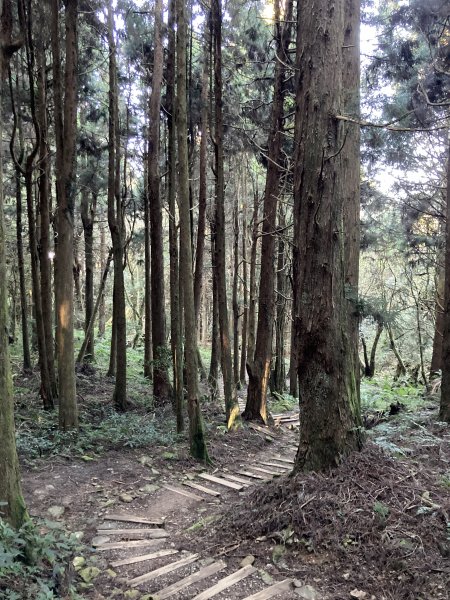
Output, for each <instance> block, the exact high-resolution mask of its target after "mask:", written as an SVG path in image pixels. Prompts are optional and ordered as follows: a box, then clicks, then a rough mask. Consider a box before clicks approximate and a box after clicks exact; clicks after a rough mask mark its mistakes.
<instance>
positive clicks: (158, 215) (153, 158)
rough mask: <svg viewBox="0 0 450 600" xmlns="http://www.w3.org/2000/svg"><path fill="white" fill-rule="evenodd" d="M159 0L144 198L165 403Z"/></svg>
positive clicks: (156, 394) (158, 378)
mask: <svg viewBox="0 0 450 600" xmlns="http://www.w3.org/2000/svg"><path fill="white" fill-rule="evenodd" d="M162 4H163V3H162V0H156V2H155V33H154V57H153V77H152V93H151V96H150V102H149V128H148V132H149V140H148V199H149V205H150V211H149V212H150V242H151V286H152V289H151V297H152V343H153V399H154V402H155V403H156V404H166V403H167V402H169V401H171V399H172V393H173V392H172V386H171V385H170V382H169V372H168V367H169V360H168V358H169V357H168V350H167V345H166V314H165V302H164V245H163V227H162V210H163V208H162V202H161V194H160V186H159V154H160V153H159V123H160V106H161V85H162V78H163V63H164V56H163V44H162V33H161V29H162V10H163V6H162Z"/></svg>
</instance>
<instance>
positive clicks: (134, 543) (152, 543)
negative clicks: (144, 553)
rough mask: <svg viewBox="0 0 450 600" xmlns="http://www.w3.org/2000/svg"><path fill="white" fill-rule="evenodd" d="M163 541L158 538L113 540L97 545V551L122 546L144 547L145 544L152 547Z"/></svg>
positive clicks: (116, 548) (115, 548)
mask: <svg viewBox="0 0 450 600" xmlns="http://www.w3.org/2000/svg"><path fill="white" fill-rule="evenodd" d="M161 543H162V539H157V540H127V541H126V542H111V543H107V544H101V545H100V546H95V549H96V551H97V552H99V551H100V550H120V549H121V548H142V547H143V546H146V547H150V548H151V547H152V546H157V545H158V544H161Z"/></svg>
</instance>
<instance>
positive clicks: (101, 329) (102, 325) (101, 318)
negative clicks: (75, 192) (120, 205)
mask: <svg viewBox="0 0 450 600" xmlns="http://www.w3.org/2000/svg"><path fill="white" fill-rule="evenodd" d="M102 217H103V213H102ZM106 260H107V258H106V240H105V228H104V227H103V224H102V225H101V226H100V264H101V267H102V273H103V272H104V271H105V268H106ZM100 285H101V279H100ZM105 329H106V307H105V292H103V293H102V295H101V299H100V305H99V307H98V337H100V338H103V337H104V336H105Z"/></svg>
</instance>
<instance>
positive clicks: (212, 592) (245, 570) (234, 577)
mask: <svg viewBox="0 0 450 600" xmlns="http://www.w3.org/2000/svg"><path fill="white" fill-rule="evenodd" d="M255 571H256V569H255V567H252V565H247V566H245V567H242V569H239V571H236V572H235V573H232V574H231V575H228V576H227V577H224V578H223V579H221V580H220V581H218V582H217V583H216V584H215V585H212V586H211V587H210V588H208V589H207V590H205V591H204V592H201V593H200V594H197V596H194V598H192V600H209V598H213V596H216V595H217V594H220V592H223V590H226V589H228V588H229V587H231V586H232V585H234V584H235V583H238V582H239V581H241V580H242V579H245V578H246V577H248V576H249V575H251V574H252V573H254V572H255Z"/></svg>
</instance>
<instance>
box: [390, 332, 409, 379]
mask: <svg viewBox="0 0 450 600" xmlns="http://www.w3.org/2000/svg"><path fill="white" fill-rule="evenodd" d="M387 331H388V335H389V345H390V348H391V350H392V352H393V353H394V356H395V358H396V359H397V371H396V374H395V377H394V379H398V378H399V377H401V376H403V375H406V367H405V363H404V362H403V359H402V357H401V355H400V352H399V351H398V348H397V345H396V343H395V339H394V333H393V331H392V327H391V326H390V325H389V324H388V325H387Z"/></svg>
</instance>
